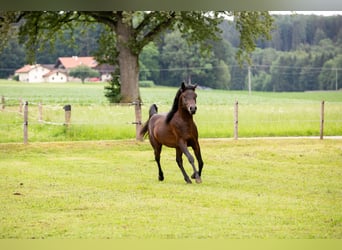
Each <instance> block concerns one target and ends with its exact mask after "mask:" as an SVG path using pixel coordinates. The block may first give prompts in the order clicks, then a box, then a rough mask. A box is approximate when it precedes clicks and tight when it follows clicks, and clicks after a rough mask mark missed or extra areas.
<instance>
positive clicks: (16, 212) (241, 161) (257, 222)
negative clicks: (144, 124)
mask: <svg viewBox="0 0 342 250" xmlns="http://www.w3.org/2000/svg"><path fill="white" fill-rule="evenodd" d="M200 144H201V146H202V154H203V158H204V162H205V166H204V170H203V176H202V180H203V183H202V184H192V185H187V184H185V182H184V180H183V177H182V175H181V172H180V171H179V169H178V167H177V166H176V162H175V153H174V150H172V149H166V148H165V149H164V151H163V153H162V166H163V169H164V174H165V181H164V182H159V181H158V180H157V167H156V164H155V162H154V161H153V152H152V150H151V147H150V145H149V144H148V142H147V141H145V142H135V141H133V140H132V141H130V140H128V141H127V140H126V141H97V142H59V143H31V144H29V145H23V144H4V143H3V144H0V165H1V167H0V175H1V181H0V190H1V191H0V204H1V210H0V219H1V227H0V238H2V239H4V238H16V239H28V238H30V239H31V238H36V239H37V238H58V239H59V238H62V239H65V238H77V239H78V238H88V239H89V238H90V239H104V238H110V239H154V238H159V239H160V238H170V239H189V238H193V239H199V238H205V239H219V238H228V239H240V238H244V239H246V238H247V239H259V238H262V239H282V238H287V239H298V238H300V239H311V238H316V239H317V238H323V239H326V238H329V239H341V237H342V214H341V207H342V182H341V180H342V168H341V162H342V141H341V140H325V141H320V140H301V139H282V140H261V139H257V140H239V141H233V140H201V141H200ZM186 170H187V171H188V173H189V174H190V173H191V170H190V166H189V164H187V162H186Z"/></svg>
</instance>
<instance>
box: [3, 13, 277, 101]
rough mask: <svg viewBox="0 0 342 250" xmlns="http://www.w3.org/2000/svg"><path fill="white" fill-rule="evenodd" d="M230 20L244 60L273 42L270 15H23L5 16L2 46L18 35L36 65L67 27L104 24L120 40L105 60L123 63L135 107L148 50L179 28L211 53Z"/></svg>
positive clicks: (127, 96)
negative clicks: (142, 57) (259, 44)
mask: <svg viewBox="0 0 342 250" xmlns="http://www.w3.org/2000/svg"><path fill="white" fill-rule="evenodd" d="M227 16H233V17H234V19H235V21H236V22H235V23H236V27H237V30H238V31H239V32H240V50H239V51H238V53H237V57H238V58H239V59H240V60H243V59H246V58H248V55H249V54H250V52H251V51H253V50H254V48H255V43H256V41H257V39H259V37H263V38H269V34H270V30H271V29H272V21H273V19H272V17H271V16H270V15H269V13H268V12H235V11H234V12H229V11H225V12H203V11H181V12H179V11H100V12H97V11H88V12H84V11H54V12H51V11H17V12H2V13H0V22H1V23H0V33H1V34H0V40H1V42H0V45H4V44H5V42H6V38H8V37H10V36H9V35H10V34H14V32H13V30H17V31H18V32H17V34H18V37H19V40H20V42H21V43H23V44H24V45H25V48H26V50H27V54H28V56H29V59H31V61H34V54H35V52H36V51H37V50H38V49H39V46H40V44H46V41H50V42H51V44H52V42H53V37H55V36H54V35H55V33H59V31H60V30H61V29H62V28H63V29H65V28H70V29H72V27H73V23H75V22H78V23H82V24H85V23H94V22H98V23H102V24H104V25H105V26H106V27H107V30H108V31H109V32H111V33H112V34H111V35H113V37H115V39H112V41H114V42H115V44H108V48H110V49H111V50H112V51H110V55H109V56H110V57H111V58H105V59H104V61H105V60H108V61H111V62H113V63H117V64H118V66H119V70H120V72H119V75H120V84H121V90H120V91H121V92H120V94H121V102H132V101H136V100H140V94H139V85H138V79H139V54H140V53H141V51H142V49H143V48H144V46H145V45H147V44H148V43H149V42H150V41H153V40H154V39H155V38H156V37H157V36H159V35H160V34H161V33H162V32H164V31H166V30H174V29H179V30H180V32H181V33H182V34H183V35H184V37H186V39H187V41H189V42H190V43H196V42H199V43H200V44H201V48H202V49H203V50H205V49H208V46H209V43H208V41H209V40H213V39H217V38H218V37H219V32H220V29H219V27H218V24H219V23H220V22H221V21H222V20H223V18H225V17H227ZM106 56H107V57H108V55H106Z"/></svg>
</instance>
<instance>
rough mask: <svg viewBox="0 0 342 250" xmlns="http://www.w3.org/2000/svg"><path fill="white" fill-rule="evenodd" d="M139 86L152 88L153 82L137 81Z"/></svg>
mask: <svg viewBox="0 0 342 250" xmlns="http://www.w3.org/2000/svg"><path fill="white" fill-rule="evenodd" d="M139 86H140V87H143V88H152V87H154V86H155V85H154V82H153V81H149V80H145V81H139Z"/></svg>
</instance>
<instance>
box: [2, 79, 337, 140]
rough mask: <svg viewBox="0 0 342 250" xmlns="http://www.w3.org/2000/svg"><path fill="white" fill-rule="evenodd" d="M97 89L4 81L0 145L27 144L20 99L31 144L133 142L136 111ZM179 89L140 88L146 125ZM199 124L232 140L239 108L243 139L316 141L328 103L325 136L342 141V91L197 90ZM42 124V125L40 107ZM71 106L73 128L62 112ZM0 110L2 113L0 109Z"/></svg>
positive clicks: (208, 133) (208, 134)
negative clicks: (310, 138) (152, 109)
mask: <svg viewBox="0 0 342 250" xmlns="http://www.w3.org/2000/svg"><path fill="white" fill-rule="evenodd" d="M103 87H104V85H103V84H99V83H96V84H94V83H86V84H81V83H66V84H65V83H64V84H49V83H42V84H27V83H18V82H13V81H4V80H3V81H0V96H4V97H5V109H4V110H2V111H0V142H21V141H23V131H22V130H23V116H22V114H20V113H19V112H18V111H19V99H20V98H22V100H24V101H28V103H29V131H28V133H29V141H30V142H38V141H41V142H44V141H45V142H48V141H70V140H72V141H78V140H112V139H132V138H135V125H133V124H132V122H135V115H134V106H132V105H129V104H125V105H109V104H108V102H107V100H106V98H105V97H104V89H103ZM176 91H177V89H176V88H168V87H156V88H141V96H142V99H143V103H144V105H143V106H142V112H143V121H142V122H144V121H145V120H146V119H147V117H148V109H149V106H150V105H151V104H152V103H156V104H157V105H158V106H159V111H160V112H168V111H169V109H170V108H171V105H172V102H173V98H174V96H175V93H176ZM197 92H198V112H197V114H196V115H195V121H196V123H197V125H198V128H199V134H200V137H201V138H232V137H233V134H234V104H235V102H236V101H238V103H239V123H238V124H239V137H262V136H318V135H319V131H320V114H321V101H322V100H325V123H324V125H325V127H324V134H325V135H327V136H329V135H330V136H333V135H342V91H331V92H305V93H265V92H253V93H252V94H251V95H249V94H248V92H246V91H223V90H202V89H198V90H197ZM39 103H42V105H43V122H39V121H38V117H39V115H38V104H39ZM66 104H70V105H71V106H72V115H71V126H70V127H69V128H66V127H65V126H63V123H64V110H63V107H64V105H66ZM0 109H1V108H0Z"/></svg>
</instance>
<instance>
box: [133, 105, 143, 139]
mask: <svg viewBox="0 0 342 250" xmlns="http://www.w3.org/2000/svg"><path fill="white" fill-rule="evenodd" d="M141 104H142V103H141V102H140V101H139V100H137V101H135V102H133V105H134V110H135V122H134V124H135V139H136V140H137V141H141V140H142V138H141V136H140V130H141Z"/></svg>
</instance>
